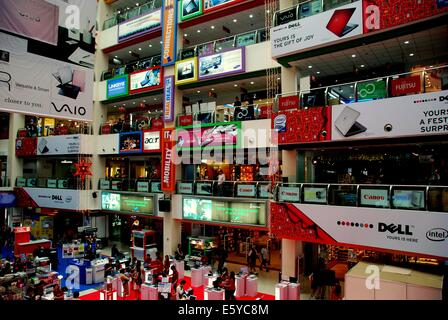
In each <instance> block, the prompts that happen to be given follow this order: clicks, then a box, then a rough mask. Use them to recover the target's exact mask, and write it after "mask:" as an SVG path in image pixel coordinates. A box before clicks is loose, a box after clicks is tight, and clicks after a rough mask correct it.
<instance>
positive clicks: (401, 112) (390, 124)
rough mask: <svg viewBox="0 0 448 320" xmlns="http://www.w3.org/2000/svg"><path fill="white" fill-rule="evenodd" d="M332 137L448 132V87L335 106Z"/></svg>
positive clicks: (334, 138) (398, 135)
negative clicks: (440, 89)
mask: <svg viewBox="0 0 448 320" xmlns="http://www.w3.org/2000/svg"><path fill="white" fill-rule="evenodd" d="M331 112H332V115H331V119H332V129H331V139H332V140H355V139H375V138H395V137H404V136H419V135H434V134H446V133H447V132H448V118H447V114H448V90H444V91H440V92H431V93H423V94H418V95H407V96H402V97H394V98H388V99H381V100H374V101H368V102H359V103H358V102H356V103H351V104H350V105H335V106H332V107H331Z"/></svg>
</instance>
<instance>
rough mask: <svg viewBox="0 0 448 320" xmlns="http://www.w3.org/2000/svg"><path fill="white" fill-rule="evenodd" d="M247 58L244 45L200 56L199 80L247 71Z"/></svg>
mask: <svg viewBox="0 0 448 320" xmlns="http://www.w3.org/2000/svg"><path fill="white" fill-rule="evenodd" d="M245 60H246V54H245V48H244V47H241V48H238V49H234V50H229V51H224V52H220V53H216V54H212V55H207V56H203V57H199V62H198V66H199V80H206V79H211V78H218V77H222V76H224V75H230V74H236V73H242V72H245V71H246V63H245Z"/></svg>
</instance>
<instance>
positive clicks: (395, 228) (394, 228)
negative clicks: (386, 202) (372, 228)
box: [378, 222, 412, 236]
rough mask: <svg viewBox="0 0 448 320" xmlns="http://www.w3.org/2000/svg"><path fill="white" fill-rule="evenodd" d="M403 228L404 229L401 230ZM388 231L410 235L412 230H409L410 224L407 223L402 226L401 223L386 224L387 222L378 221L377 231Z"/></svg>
mask: <svg viewBox="0 0 448 320" xmlns="http://www.w3.org/2000/svg"><path fill="white" fill-rule="evenodd" d="M403 229H404V230H403ZM387 231H389V232H390V233H398V234H404V235H407V236H412V232H411V231H410V226H409V225H405V226H404V228H403V226H402V225H401V224H398V225H396V224H394V223H391V224H387V223H383V222H379V223H378V232H387Z"/></svg>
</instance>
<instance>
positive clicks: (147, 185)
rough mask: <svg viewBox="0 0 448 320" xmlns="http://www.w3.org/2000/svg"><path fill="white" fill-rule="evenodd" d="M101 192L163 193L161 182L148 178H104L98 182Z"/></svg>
mask: <svg viewBox="0 0 448 320" xmlns="http://www.w3.org/2000/svg"><path fill="white" fill-rule="evenodd" d="M98 189H99V190H107V191H131V192H146V193H162V189H161V187H160V180H158V179H148V178H136V179H128V178H102V179H100V181H99V182H98Z"/></svg>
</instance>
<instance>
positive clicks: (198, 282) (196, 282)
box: [191, 267, 204, 288]
mask: <svg viewBox="0 0 448 320" xmlns="http://www.w3.org/2000/svg"><path fill="white" fill-rule="evenodd" d="M203 278H204V273H203V269H202V267H201V268H193V269H191V286H192V287H193V288H198V287H200V286H202V285H203Z"/></svg>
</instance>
